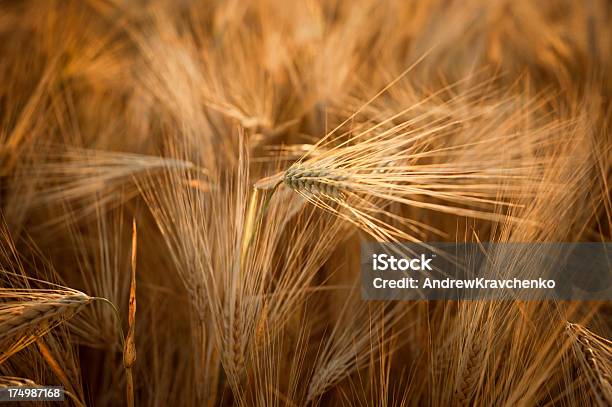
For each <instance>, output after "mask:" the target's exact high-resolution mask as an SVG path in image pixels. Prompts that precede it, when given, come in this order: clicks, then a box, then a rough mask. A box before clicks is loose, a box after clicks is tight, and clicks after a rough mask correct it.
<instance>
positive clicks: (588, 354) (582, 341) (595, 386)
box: [566, 322, 612, 406]
mask: <svg viewBox="0 0 612 407" xmlns="http://www.w3.org/2000/svg"><path fill="white" fill-rule="evenodd" d="M566 329H567V333H568V334H569V336H570V338H571V340H572V350H573V354H574V356H575V357H576V358H577V360H578V363H579V365H580V367H581V369H582V372H583V373H584V375H585V376H586V379H587V383H588V385H589V387H590V389H591V391H592V395H593V398H594V399H595V401H596V402H597V405H599V406H610V405H612V382H611V381H612V341H610V340H608V339H606V338H602V337H601V336H599V335H597V334H595V333H593V332H591V331H589V330H588V329H587V328H585V327H583V326H582V325H579V324H574V323H571V322H568V323H567V325H566Z"/></svg>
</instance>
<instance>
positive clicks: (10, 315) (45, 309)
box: [0, 288, 93, 364]
mask: <svg viewBox="0 0 612 407" xmlns="http://www.w3.org/2000/svg"><path fill="white" fill-rule="evenodd" d="M0 299H1V300H2V301H3V302H2V304H1V305H0V364H1V363H2V362H4V361H5V360H7V359H8V358H9V357H11V356H12V355H13V354H15V353H16V352H19V351H20V350H21V349H23V348H25V347H26V346H28V345H30V344H31V343H33V342H34V341H36V340H37V339H38V338H40V337H42V336H44V335H45V334H46V333H47V332H49V331H50V330H51V329H53V328H54V327H55V326H57V325H59V324H61V323H62V322H64V321H67V320H69V319H70V318H72V317H73V316H74V315H76V314H77V313H78V312H79V311H80V310H81V309H82V308H83V306H85V305H87V304H89V303H91V301H93V298H92V297H90V296H88V295H86V294H84V293H82V292H80V291H77V290H72V289H64V290H36V289H30V290H19V289H6V288H5V289H2V290H0Z"/></svg>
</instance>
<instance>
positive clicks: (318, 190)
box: [283, 163, 349, 198]
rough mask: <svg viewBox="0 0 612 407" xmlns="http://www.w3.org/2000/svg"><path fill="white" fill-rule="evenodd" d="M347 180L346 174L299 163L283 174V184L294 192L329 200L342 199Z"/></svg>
mask: <svg viewBox="0 0 612 407" xmlns="http://www.w3.org/2000/svg"><path fill="white" fill-rule="evenodd" d="M348 179H349V176H348V174H343V173H340V172H338V171H336V170H332V169H326V168H323V167H318V166H317V167H314V166H308V165H304V164H300V163H297V164H294V165H292V166H291V167H289V169H287V171H285V173H284V174H283V182H284V183H285V185H287V186H288V187H289V188H291V189H293V190H294V191H296V192H300V193H307V194H312V195H322V196H326V197H331V198H340V197H342V195H343V194H342V190H343V189H347V184H346V181H347V180H348Z"/></svg>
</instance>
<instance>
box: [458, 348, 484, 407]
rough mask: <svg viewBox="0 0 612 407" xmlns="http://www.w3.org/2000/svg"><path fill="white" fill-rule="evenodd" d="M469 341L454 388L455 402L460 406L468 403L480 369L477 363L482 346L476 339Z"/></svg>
mask: <svg viewBox="0 0 612 407" xmlns="http://www.w3.org/2000/svg"><path fill="white" fill-rule="evenodd" d="M471 342H472V343H471V344H468V345H467V346H468V347H469V352H468V354H467V358H466V360H465V363H464V364H463V369H461V371H460V374H459V380H458V382H457V387H456V390H455V397H456V398H457V402H458V404H459V405H462V406H468V405H470V402H471V400H472V398H473V396H474V387H475V386H476V384H477V383H478V378H479V376H480V372H481V370H482V368H481V366H480V364H479V363H478V362H479V361H480V360H481V358H482V355H483V352H482V347H481V346H479V344H478V343H477V342H476V341H471Z"/></svg>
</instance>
